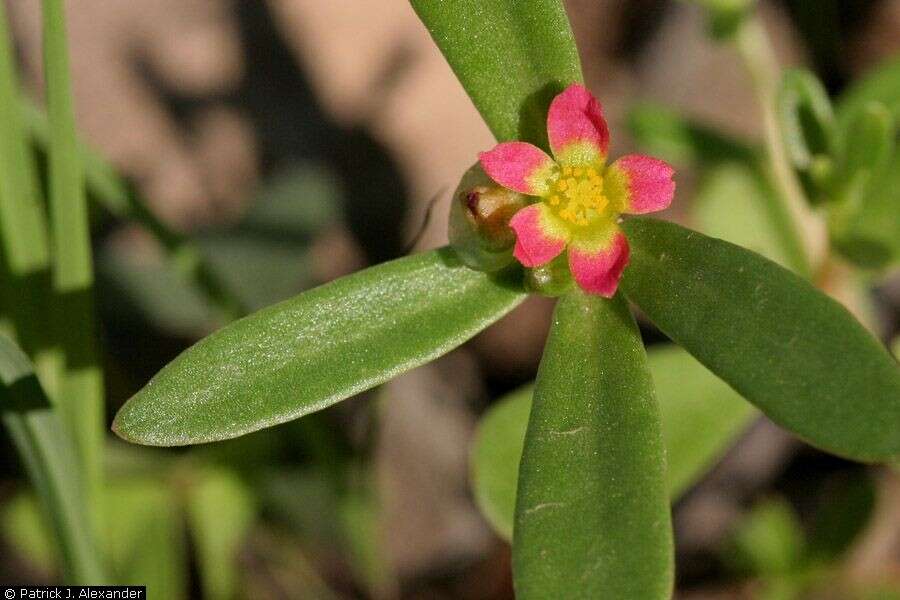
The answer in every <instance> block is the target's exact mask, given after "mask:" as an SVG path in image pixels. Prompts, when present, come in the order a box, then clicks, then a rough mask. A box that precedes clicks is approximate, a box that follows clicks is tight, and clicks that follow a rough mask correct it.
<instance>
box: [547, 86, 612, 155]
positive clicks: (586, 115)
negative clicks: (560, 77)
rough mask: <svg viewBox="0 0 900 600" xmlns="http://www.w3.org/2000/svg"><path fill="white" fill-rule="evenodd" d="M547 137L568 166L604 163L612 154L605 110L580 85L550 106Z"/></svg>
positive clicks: (565, 92)
mask: <svg viewBox="0 0 900 600" xmlns="http://www.w3.org/2000/svg"><path fill="white" fill-rule="evenodd" d="M547 135H548V136H549V138H550V148H551V149H552V150H553V155H554V156H555V157H556V159H557V160H558V161H560V162H561V163H565V164H578V163H591V162H595V161H597V160H602V159H604V158H605V157H606V153H607V151H608V150H609V127H608V126H607V125H606V119H604V118H603V109H602V108H601V106H600V103H599V102H597V99H596V98H594V95H593V94H591V93H590V92H589V91H588V89H587V88H585V87H584V86H582V85H578V84H577V83H573V84H572V85H570V86H569V87H567V88H566V89H565V90H564V91H563V92H562V93H560V94H559V95H558V96H556V98H554V99H553V102H552V103H551V104H550V111H549V112H548V113H547Z"/></svg>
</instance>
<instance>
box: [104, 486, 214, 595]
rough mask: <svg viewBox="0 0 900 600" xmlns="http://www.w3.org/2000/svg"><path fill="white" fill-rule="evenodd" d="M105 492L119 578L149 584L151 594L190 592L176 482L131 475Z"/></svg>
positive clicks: (126, 582) (109, 535)
mask: <svg viewBox="0 0 900 600" xmlns="http://www.w3.org/2000/svg"><path fill="white" fill-rule="evenodd" d="M104 496H105V498H104V499H105V502H106V504H105V506H106V512H105V514H106V523H105V526H106V537H105V541H106V547H107V553H108V556H109V557H110V562H111V565H110V567H111V569H114V572H115V573H116V583H117V584H119V585H144V586H147V597H149V598H166V600H170V599H171V600H180V599H183V598H186V597H187V583H188V573H187V566H188V562H187V544H186V540H185V535H184V524H183V522H182V514H181V510H180V507H179V505H178V500H179V495H178V490H177V488H175V487H174V486H172V485H170V484H169V482H167V481H160V480H158V479H153V478H149V477H148V478H137V477H129V478H127V479H122V480H118V481H113V482H111V484H110V485H109V486H107V488H106V493H105V494H104ZM224 526H225V525H224V524H223V527H224Z"/></svg>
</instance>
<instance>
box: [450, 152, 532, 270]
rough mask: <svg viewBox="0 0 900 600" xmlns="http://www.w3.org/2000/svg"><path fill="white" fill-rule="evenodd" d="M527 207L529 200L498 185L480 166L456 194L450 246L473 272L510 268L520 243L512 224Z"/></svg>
mask: <svg viewBox="0 0 900 600" xmlns="http://www.w3.org/2000/svg"><path fill="white" fill-rule="evenodd" d="M525 205H526V199H525V196H523V195H522V194H519V193H516V192H514V191H512V190H508V189H506V188H503V187H501V186H499V185H497V184H496V183H494V182H493V181H491V179H490V178H488V176H487V175H485V174H484V171H482V169H481V166H480V165H478V164H476V165H475V166H473V167H472V168H471V169H469V170H468V171H467V172H466V174H465V175H464V176H463V178H462V181H460V184H459V186H458V187H457V188H456V192H455V193H454V194H453V201H452V205H451V207H450V223H449V231H448V235H449V238H450V245H451V246H452V247H453V249H454V250H456V253H457V254H458V255H459V257H460V259H461V260H462V261H463V262H464V263H465V264H467V265H468V266H470V267H471V268H473V269H477V270H479V271H489V272H490V271H498V270H500V269H502V268H504V267H506V266H507V265H509V264H510V263H512V262H513V255H512V249H513V245H514V244H515V241H516V236H515V232H513V230H512V229H511V228H510V227H509V220H510V219H511V218H512V216H513V215H514V214H516V212H518V211H519V210H520V209H521V208H523V207H524V206H525Z"/></svg>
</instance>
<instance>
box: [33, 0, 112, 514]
mask: <svg viewBox="0 0 900 600" xmlns="http://www.w3.org/2000/svg"><path fill="white" fill-rule="evenodd" d="M42 6H43V27H44V28H43V43H44V46H43V49H44V76H45V78H46V93H47V113H48V116H49V120H50V130H51V132H52V134H51V136H50V146H49V166H48V168H49V180H50V183H49V191H50V214H51V221H52V233H53V237H52V240H53V242H52V243H53V254H52V259H53V289H54V292H55V294H56V298H55V299H54V303H55V306H54V307H53V308H54V315H53V323H54V326H55V333H56V334H57V335H58V336H59V341H60V343H61V344H62V348H63V352H64V355H65V371H64V374H63V378H62V383H61V386H60V389H59V398H58V401H59V406H60V408H61V410H62V413H61V414H62V415H64V416H65V418H66V421H67V422H68V423H69V425H70V427H71V429H72V432H73V435H74V439H75V444H76V448H77V452H78V456H79V459H80V460H79V464H80V468H81V469H82V470H83V479H84V484H85V486H86V493H87V502H88V506H90V507H97V506H98V503H99V499H100V488H101V479H102V451H103V437H104V426H103V419H104V407H103V377H102V374H101V372H100V368H99V366H98V360H97V348H96V338H95V331H94V329H95V325H94V302H93V295H92V289H91V288H92V285H93V262H92V259H91V239H90V229H89V225H88V211H87V202H86V199H85V192H84V176H83V172H82V164H81V157H80V154H79V146H78V141H77V139H76V135H75V115H74V113H73V107H72V93H71V85H70V80H69V52H68V46H67V44H68V42H67V39H66V22H65V15H64V11H63V2H62V0H43V4H42ZM94 518H95V519H96V511H95V514H94ZM95 525H96V524H95Z"/></svg>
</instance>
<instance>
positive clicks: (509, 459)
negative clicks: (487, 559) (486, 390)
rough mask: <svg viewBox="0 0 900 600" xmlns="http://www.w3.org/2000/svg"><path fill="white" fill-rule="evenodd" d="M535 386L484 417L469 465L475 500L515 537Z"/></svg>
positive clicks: (502, 529) (492, 520)
mask: <svg viewBox="0 0 900 600" xmlns="http://www.w3.org/2000/svg"><path fill="white" fill-rule="evenodd" d="M533 392H534V387H533V386H532V385H527V386H524V387H522V388H519V389H518V390H516V391H514V392H513V393H511V394H509V395H508V396H505V397H503V398H501V399H500V400H498V401H497V403H496V404H494V405H493V406H492V407H491V408H490V410H488V411H487V413H486V414H485V415H484V417H483V418H482V419H481V422H480V423H479V424H478V431H477V432H476V434H475V440H474V442H473V445H472V455H471V457H470V468H471V478H472V490H473V492H474V494H475V503H476V504H478V508H479V509H481V513H482V514H483V515H484V517H485V518H486V519H487V521H488V523H490V524H491V526H492V527H493V528H494V530H495V531H496V532H497V533H498V534H499V535H500V537H502V538H503V539H505V540H511V539H512V533H513V518H514V516H515V511H516V486H517V485H518V483H519V462H521V460H522V446H523V445H524V444H525V429H526V428H527V427H528V415H529V413H530V412H531V396H532V394H533Z"/></svg>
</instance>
